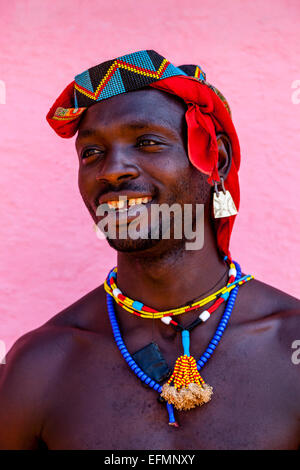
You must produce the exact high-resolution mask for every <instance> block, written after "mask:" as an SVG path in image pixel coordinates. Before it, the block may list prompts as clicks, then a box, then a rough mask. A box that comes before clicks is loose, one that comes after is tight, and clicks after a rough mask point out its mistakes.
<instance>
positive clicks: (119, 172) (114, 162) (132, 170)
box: [96, 150, 140, 185]
mask: <svg viewBox="0 0 300 470" xmlns="http://www.w3.org/2000/svg"><path fill="white" fill-rule="evenodd" d="M139 174H140V172H139V170H138V168H137V166H136V165H135V164H134V162H133V161H130V159H129V156H128V155H125V154H124V152H122V151H121V150H119V151H113V152H110V153H109V154H108V155H106V158H105V162H104V164H103V165H102V167H101V168H100V169H99V171H98V174H97V175H96V180H97V181H101V182H103V183H109V184H111V185H118V184H120V183H122V182H124V181H126V180H129V179H135V178H137V177H138V176H139Z"/></svg>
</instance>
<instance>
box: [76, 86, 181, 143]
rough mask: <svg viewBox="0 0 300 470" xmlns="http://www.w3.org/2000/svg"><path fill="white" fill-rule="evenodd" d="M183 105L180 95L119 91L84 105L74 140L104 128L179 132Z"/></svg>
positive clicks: (149, 90)
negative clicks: (163, 129)
mask: <svg viewBox="0 0 300 470" xmlns="http://www.w3.org/2000/svg"><path fill="white" fill-rule="evenodd" d="M185 111H186V105H185V103H184V101H182V100H181V99H180V98H178V97H176V96H173V95H171V94H169V93H165V92H163V91H160V90H155V89H153V88H147V89H143V90H137V91H133V92H128V93H123V94H121V95H117V96H114V97H112V98H109V99H106V100H103V101H101V102H99V103H96V104H94V105H93V106H91V107H90V108H88V109H87V110H86V112H85V114H84V116H83V118H82V120H81V122H80V125H79V129H78V136H77V139H81V137H84V136H86V135H87V134H88V132H89V131H91V130H97V129H99V128H106V127H135V128H139V127H140V128H142V127H147V126H156V127H162V128H164V127H165V128H166V129H170V130H172V129H173V130H174V131H176V130H177V131H181V129H182V125H183V121H184V115H185Z"/></svg>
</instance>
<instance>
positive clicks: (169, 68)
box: [47, 50, 230, 138]
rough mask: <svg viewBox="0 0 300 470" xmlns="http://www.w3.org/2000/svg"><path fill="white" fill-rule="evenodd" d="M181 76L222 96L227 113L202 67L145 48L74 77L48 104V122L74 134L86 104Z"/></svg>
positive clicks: (66, 135)
mask: <svg viewBox="0 0 300 470" xmlns="http://www.w3.org/2000/svg"><path fill="white" fill-rule="evenodd" d="M180 75H181V76H190V77H194V78H196V79H198V80H199V81H201V82H203V83H205V84H206V85H207V86H209V87H210V88H211V89H212V90H213V91H214V92H215V93H216V94H217V95H218V96H219V97H220V98H221V100H222V101H223V103H224V105H225V107H226V108H227V110H228V111H229V113H230V108H229V105H228V103H227V101H226V99H225V97H224V96H223V95H222V93H220V91H219V90H217V88H215V87H213V86H212V85H210V84H209V83H208V82H206V81H205V80H206V75H205V73H204V72H203V70H202V69H201V67H199V66H198V65H182V66H180V67H175V66H174V65H172V64H171V63H170V62H169V61H168V60H167V59H165V58H164V57H162V56H161V55H159V54H157V52H155V51H152V50H147V51H139V52H133V53H132V54H127V55H124V56H121V57H118V58H116V59H113V60H108V61H107V62H103V63H102V64H99V65H96V66H95V67H91V68H89V69H88V70H86V71H84V72H82V73H80V74H79V75H76V77H75V80H74V81H73V82H71V83H70V84H69V85H68V86H67V87H66V88H65V90H64V91H63V92H62V93H61V95H60V96H59V97H58V99H57V100H56V101H55V103H54V104H53V106H52V107H51V109H50V111H49V112H48V114H47V121H48V123H49V124H50V126H51V127H52V128H53V129H54V130H55V132H56V133H57V134H58V135H59V136H60V137H64V138H69V137H73V135H75V134H76V132H77V130H78V124H79V121H80V118H81V117H82V113H84V111H85V110H86V109H87V108H88V107H89V106H92V105H93V104H95V103H97V102H99V101H102V100H105V99H108V98H111V97H112V96H115V95H119V94H121V93H127V92H129V91H134V90H138V89H140V88H144V87H146V86H149V85H151V84H153V83H155V82H157V81H159V80H164V79H166V78H169V77H175V76H180Z"/></svg>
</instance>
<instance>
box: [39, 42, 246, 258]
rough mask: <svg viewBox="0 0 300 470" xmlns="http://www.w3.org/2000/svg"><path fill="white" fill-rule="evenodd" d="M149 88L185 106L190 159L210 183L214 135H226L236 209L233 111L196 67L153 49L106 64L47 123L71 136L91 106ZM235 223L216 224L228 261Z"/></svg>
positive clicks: (73, 86) (69, 90) (88, 74)
mask: <svg viewBox="0 0 300 470" xmlns="http://www.w3.org/2000/svg"><path fill="white" fill-rule="evenodd" d="M149 86H150V87H153V88H156V89H159V90H162V91H164V92H167V93H171V94H174V95H176V96H177V97H179V98H181V99H182V100H184V102H185V103H186V105H187V111H186V113H185V118H186V122H187V127H188V156H189V159H190V162H191V163H192V164H193V165H194V166H195V167H196V168H197V169H198V170H199V171H201V172H202V173H204V174H207V175H208V176H209V178H208V183H209V184H213V183H214V182H215V181H216V182H218V181H220V178H219V173H218V157H219V155H218V145H217V140H216V134H217V133H219V132H224V133H225V134H227V136H228V137H229V139H230V142H231V147H232V163H231V167H230V171H229V174H228V176H227V178H226V181H225V187H226V189H228V190H229V191H230V193H231V196H232V198H233V200H234V203H235V206H236V208H237V209H238V208H239V200H240V193H239V181H238V174H237V172H238V169H239V166H240V147H239V141H238V137H237V134H236V131H235V128H234V125H233V122H232V119H231V111H230V108H229V105H228V102H227V101H226V99H225V97H224V96H223V95H222V93H221V92H220V91H219V90H218V89H217V88H215V87H214V86H213V85H211V84H210V83H208V82H207V81H206V75H205V73H204V72H203V70H202V69H201V67H199V66H198V65H182V66H180V67H175V66H174V65H172V64H171V63H170V62H169V61H168V60H167V59H165V58H164V57H162V56H161V55H159V54H157V53H156V52H155V51H152V50H147V51H139V52H134V53H132V54H128V55H124V56H121V57H118V58H117V59H114V60H109V61H107V62H104V63H102V64H99V65H96V66H95V67H92V68H90V69H88V70H86V71H85V72H83V73H81V74H79V75H76V77H75V80H74V81H73V82H71V83H70V84H69V85H68V86H67V87H66V88H65V90H64V91H63V92H62V93H61V95H60V96H59V97H58V98H57V100H56V101H55V103H54V104H53V106H52V107H51V109H50V110H49V112H48V114H47V121H48V123H49V124H50V126H51V127H52V128H53V129H54V130H55V132H56V133H57V134H58V135H59V136H60V137H64V138H69V137H72V136H74V135H75V133H76V132H77V130H78V127H79V123H80V120H81V118H82V115H83V113H84V112H85V111H86V110H87V109H88V108H89V107H90V106H92V105H94V104H96V103H98V102H100V101H102V100H105V99H109V98H111V97H112V96H116V95H120V94H122V93H127V92H130V91H135V90H138V89H141V88H145V87H149ZM234 220H235V216H231V217H223V218H220V219H216V220H215V226H216V235H217V243H218V247H219V250H220V252H221V253H222V255H224V254H225V255H227V256H228V257H229V258H230V252H229V241H230V236H231V231H232V227H233V223H234Z"/></svg>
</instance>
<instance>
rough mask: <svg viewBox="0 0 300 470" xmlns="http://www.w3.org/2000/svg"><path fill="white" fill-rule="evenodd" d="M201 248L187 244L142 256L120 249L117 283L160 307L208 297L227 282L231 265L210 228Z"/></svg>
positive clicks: (130, 293) (166, 308) (142, 299)
mask: <svg viewBox="0 0 300 470" xmlns="http://www.w3.org/2000/svg"><path fill="white" fill-rule="evenodd" d="M207 232H208V233H206V236H205V245H204V247H203V248H202V249H201V250H197V251H189V250H186V249H185V247H184V244H182V245H181V246H177V248H176V249H175V248H174V249H169V250H165V251H164V252H159V253H158V251H157V252H156V254H154V253H153V252H152V253H151V256H144V255H143V256H141V254H139V255H136V254H133V253H130V254H128V253H118V275H117V284H118V287H119V289H120V290H121V291H122V292H123V293H124V294H125V295H127V296H128V297H130V298H132V299H137V300H139V301H140V302H143V303H144V304H145V305H147V306H149V307H152V308H155V309H157V310H160V311H161V310H168V309H171V308H176V307H180V306H183V305H185V304H187V303H189V302H190V301H192V300H194V299H200V298H201V297H205V296H206V295H208V294H209V293H211V291H213V290H215V289H218V288H220V287H222V286H223V285H225V283H226V280H227V278H226V272H227V270H228V267H227V265H226V263H225V262H224V261H223V260H222V259H221V257H220V255H219V253H218V251H217V247H216V243H215V239H214V236H213V234H212V233H211V231H207Z"/></svg>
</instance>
